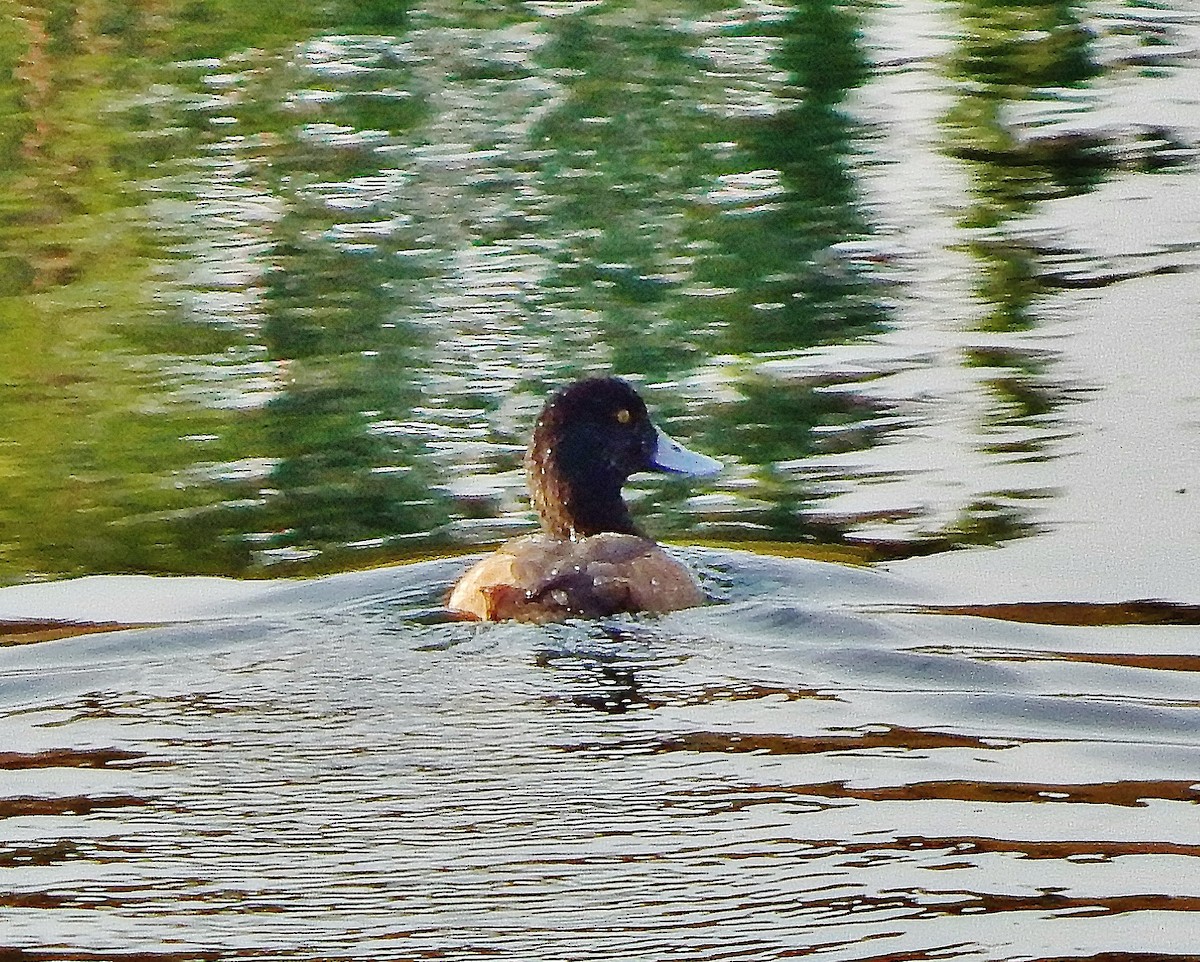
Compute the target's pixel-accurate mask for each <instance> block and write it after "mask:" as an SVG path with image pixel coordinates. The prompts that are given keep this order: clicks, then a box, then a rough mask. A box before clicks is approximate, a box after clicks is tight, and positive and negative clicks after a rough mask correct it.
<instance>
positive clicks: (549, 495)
mask: <svg viewBox="0 0 1200 962" xmlns="http://www.w3.org/2000/svg"><path fill="white" fill-rule="evenodd" d="M525 468H526V479H527V483H528V485H529V492H530V495H531V497H532V500H533V505H534V508H536V509H537V513H538V516H539V518H540V519H541V523H542V530H541V532H540V533H538V534H533V535H526V536H525V537H521V538H514V539H513V540H511V541H509V542H507V543H506V544H504V545H502V546H501V547H500V548H498V549H497V550H496V551H495V552H493V553H492V554H490V555H488V556H487V557H486V558H484V559H483V560H481V561H479V562H477V563H476V564H475V565H474V566H472V567H471V568H470V569H468V570H467V572H466V573H465V574H464V575H463V576H462V578H460V579H459V581H458V584H456V585H455V586H454V588H453V590H452V591H451V592H450V597H449V599H448V601H447V605H448V607H450V608H452V609H455V610H457V611H460V612H464V613H465V614H468V615H471V616H474V617H475V618H478V619H482V620H485V621H503V620H506V619H515V620H518V621H539V622H540V621H559V620H562V619H564V618H572V617H581V618H595V617H600V616H603V615H610V614H615V613H617V612H622V611H649V612H657V613H661V612H666V611H674V610H676V609H678V608H690V607H692V606H693V605H698V604H701V603H702V602H703V601H704V596H703V594H702V593H701V592H700V589H699V587H698V586H697V585H696V582H695V581H694V580H693V578H692V575H691V573H690V572H689V571H688V570H687V568H685V567H684V566H683V565H682V564H680V563H679V562H678V561H676V560H675V559H673V558H671V557H670V556H669V555H667V553H666V552H664V551H663V550H662V548H660V547H659V546H658V545H657V544H655V543H654V542H653V541H651V540H650V539H648V538H646V537H645V536H644V535H642V533H641V532H640V531H638V529H637V527H636V526H635V525H634V523H633V518H632V517H631V516H630V514H629V507H628V505H626V504H625V501H624V499H622V497H621V486H622V485H623V484H624V483H625V481H626V480H627V479H628V478H629V476H630V475H631V474H634V473H636V472H638V471H663V472H669V473H677V474H693V475H707V474H714V473H716V472H717V471H719V470H720V468H721V463H720V462H719V461H717V460H715V459H713V458H710V457H707V456H705V455H703V454H697V453H695V452H694V451H689V450H688V449H687V448H685V447H683V445H681V444H679V442H677V441H674V440H672V439H671V438H669V437H668V436H667V435H666V434H664V433H663V432H662V431H661V430H660V429H658V428H657V427H655V426H654V424H653V423H652V422H651V421H650V416H649V414H648V413H647V411H646V405H645V403H644V402H643V401H642V399H641V398H640V397H639V396H638V394H637V392H636V391H635V390H634V389H633V388H632V387H630V386H629V384H627V383H626V382H625V381H622V380H621V379H620V378H615V377H595V378H587V379H585V380H582V381H577V382H575V383H574V384H571V385H569V386H568V387H566V388H564V389H563V390H561V391H559V392H558V393H557V394H555V395H554V396H553V397H552V398H551V399H550V400H549V401H548V402H547V403H546V406H545V408H543V410H542V413H541V416H540V417H539V418H538V421H537V426H536V427H535V428H534V432H533V439H532V441H531V442H530V445H529V452H528V454H527V456H526V460H525Z"/></svg>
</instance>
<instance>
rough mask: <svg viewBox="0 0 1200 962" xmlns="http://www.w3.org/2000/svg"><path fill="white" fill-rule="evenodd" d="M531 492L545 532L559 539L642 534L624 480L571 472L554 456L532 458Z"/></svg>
mask: <svg viewBox="0 0 1200 962" xmlns="http://www.w3.org/2000/svg"><path fill="white" fill-rule="evenodd" d="M527 471H528V475H529V490H530V492H531V495H532V498H533V506H534V508H535V509H536V510H537V513H538V517H539V518H540V519H541V522H542V528H543V529H544V530H545V531H546V533H547V534H549V535H551V536H552V537H555V538H569V539H571V540H575V539H577V538H586V537H588V536H589V535H593V534H600V533H601V532H603V531H615V532H618V533H621V534H634V535H638V534H641V532H640V531H638V529H637V527H636V526H635V525H634V523H633V517H632V516H631V515H630V514H629V506H628V505H627V504H625V500H624V499H623V498H622V497H621V483H622V481H623V480H624V479H623V478H617V477H613V476H610V475H607V474H597V473H594V472H593V473H586V474H583V473H580V472H571V471H570V470H568V469H567V468H565V467H564V465H562V464H560V463H559V461H558V459H557V458H555V457H554V455H553V454H551V453H544V454H541V455H538V454H531V455H530V457H529V460H528V462H527Z"/></svg>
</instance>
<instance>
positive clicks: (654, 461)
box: [526, 377, 721, 539]
mask: <svg viewBox="0 0 1200 962" xmlns="http://www.w3.org/2000/svg"><path fill="white" fill-rule="evenodd" d="M720 469H721V462H719V461H717V460H715V459H713V458H710V457H707V456H705V455H703V454H697V453H696V452H694V451H689V450H688V449H687V448H685V447H684V446H683V445H681V444H680V443H679V442H678V441H675V440H673V439H671V438H670V437H668V436H667V435H666V434H665V433H663V431H662V430H660V429H659V428H657V427H655V425H654V423H653V422H652V421H651V420H650V415H649V414H648V413H647V411H646V405H645V403H644V402H643V401H642V399H641V398H640V397H639V396H638V394H637V392H636V391H635V390H634V389H633V388H632V387H630V386H629V384H627V383H626V382H625V381H622V380H621V379H620V378H615V377H605V378H587V379H585V380H582V381H576V382H575V383H574V384H571V385H569V386H568V387H566V388H564V389H563V390H561V391H559V392H558V393H557V394H555V395H554V396H553V397H552V398H551V399H550V400H549V401H548V402H547V403H546V406H545V408H543V410H542V413H541V416H540V417H539V418H538V422H537V426H536V427H535V428H534V432H533V440H532V442H531V443H530V446H529V454H528V457H527V459H526V470H527V472H528V480H529V492H530V495H531V497H532V499H533V505H534V507H535V508H536V509H537V513H538V516H539V517H540V518H541V521H542V527H543V528H544V529H545V530H546V532H547V533H548V534H550V535H552V536H554V537H558V538H571V539H575V538H581V537H587V536H588V535H593V534H599V533H600V532H602V531H616V532H621V533H624V534H638V533H639V532H638V530H637V528H636V527H635V526H634V523H633V519H632V517H630V514H629V507H628V506H627V505H626V504H625V501H624V499H623V498H622V497H621V487H622V485H624V484H625V481H626V480H627V479H628V478H629V476H630V475H632V474H636V473H637V472H639V471H662V472H667V473H672V474H693V475H708V474H715V473H716V472H717V471H719V470H720Z"/></svg>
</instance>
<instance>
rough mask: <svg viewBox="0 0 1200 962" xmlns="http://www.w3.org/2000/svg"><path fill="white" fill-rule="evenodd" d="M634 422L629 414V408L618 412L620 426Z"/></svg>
mask: <svg viewBox="0 0 1200 962" xmlns="http://www.w3.org/2000/svg"><path fill="white" fill-rule="evenodd" d="M632 420H633V415H632V414H630V413H629V408H621V410H619V411H618V412H617V423H618V424H628V423H629V422H630V421H632Z"/></svg>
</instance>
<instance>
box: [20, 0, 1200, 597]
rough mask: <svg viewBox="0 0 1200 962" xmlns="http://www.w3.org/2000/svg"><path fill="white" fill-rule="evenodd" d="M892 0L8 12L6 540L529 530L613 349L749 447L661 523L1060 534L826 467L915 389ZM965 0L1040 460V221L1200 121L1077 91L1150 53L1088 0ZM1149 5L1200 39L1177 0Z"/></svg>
mask: <svg viewBox="0 0 1200 962" xmlns="http://www.w3.org/2000/svg"><path fill="white" fill-rule="evenodd" d="M871 17H872V13H871V11H870V10H869V9H867V8H857V7H852V6H848V5H840V4H837V3H831V2H822V0H803V2H801V0H797V2H794V3H790V4H787V5H781V6H763V7H761V8H760V7H755V6H752V5H745V6H743V5H740V4H736V3H712V2H703V0H691V2H686V0H679V2H675V3H670V4H666V5H650V4H640V3H616V2H612V3H600V4H558V3H529V4H488V3H471V4H448V3H441V2H436V0H435V2H429V3H423V4H406V3H399V2H390V0H389V2H373V3H349V2H333V3H327V4H322V5H314V4H303V3H301V4H293V5H291V6H287V7H283V8H276V7H275V6H273V5H272V6H261V5H254V4H240V3H233V2H229V0H204V2H199V3H197V2H192V0H189V2H183V0H168V2H166V3H159V4H154V5H152V6H147V5H138V4H125V3H116V2H113V3H98V4H89V5H72V4H58V3H54V4H51V3H40V2H27V3H23V4H22V5H21V6H20V8H19V13H18V14H17V15H16V16H14V17H9V18H6V19H5V20H4V22H3V23H0V159H2V160H3V163H2V164H0V331H2V332H3V336H2V337H0V478H2V479H3V482H4V487H5V492H6V497H5V498H4V499H3V502H2V503H0V580H4V581H10V582H11V581H20V580H28V579H31V578H40V577H48V576H49V577H55V576H62V575H67V574H76V573H84V572H117V571H147V572H193V573H231V574H254V573H263V572H282V571H292V570H321V569H332V568H340V567H347V566H356V565H360V564H366V563H370V562H376V561H380V560H385V559H394V558H403V557H413V556H422V555H428V554H434V553H439V552H443V551H446V550H450V549H453V548H455V547H456V546H459V545H471V544H475V543H480V542H486V541H492V540H496V539H498V538H500V537H503V536H505V535H508V534H510V533H513V532H515V531H519V530H522V529H524V528H526V527H528V526H529V525H530V524H531V523H532V516H531V514H530V512H529V510H528V507H527V505H526V503H525V501H524V497H523V479H522V475H521V453H522V448H523V445H524V439H525V437H526V435H527V432H528V430H529V427H530V424H531V421H532V418H533V417H534V415H535V413H536V411H537V409H538V407H539V405H540V403H541V400H542V398H543V396H544V394H545V393H546V392H547V391H549V390H551V389H552V388H553V387H555V386H556V385H558V384H560V383H561V382H562V381H564V380H566V379H568V378H570V377H573V376H576V375H578V374H580V373H583V372H587V371H592V370H598V369H604V370H611V371H614V372H616V373H619V374H624V375H629V376H632V377H634V378H636V379H638V380H639V381H640V382H641V383H642V384H643V385H644V387H645V388H646V392H647V394H648V396H649V397H650V399H651V402H652V405H653V406H655V407H656V408H657V410H658V412H659V414H660V416H661V417H662V418H663V420H665V421H666V422H667V423H668V424H669V429H670V430H671V431H672V433H674V434H676V435H678V436H680V437H682V438H684V439H687V440H689V441H690V442H691V443H694V444H696V445H697V446H698V447H700V448H702V449H704V450H707V451H709V452H711V453H713V454H716V455H719V456H721V457H722V458H723V459H725V461H726V463H727V464H728V465H729V470H728V471H727V473H726V475H725V477H724V478H723V479H721V480H720V481H719V482H718V483H717V485H716V486H715V487H714V488H710V489H705V490H704V491H697V490H694V489H692V488H689V487H688V486H685V485H682V484H679V483H677V482H671V481H669V480H667V481H655V482H649V481H647V482H644V483H642V484H641V485H640V486H639V489H638V497H639V502H640V511H641V514H642V517H643V518H644V519H645V522H646V526H647V528H648V529H649V530H650V531H652V532H653V533H655V534H657V535H659V536H662V537H668V538H679V539H685V540H692V541H695V540H710V541H713V540H716V541H735V542H749V541H765V542H790V543H793V544H797V543H799V544H825V545H841V546H843V547H845V546H850V547H855V546H857V550H859V553H860V554H861V555H863V556H876V557H879V556H896V555H906V554H914V553H928V552H930V551H940V550H944V549H947V548H952V547H955V546H958V545H962V544H974V543H996V542H999V541H1004V540H1007V539H1011V538H1016V537H1022V536H1025V535H1029V534H1031V533H1035V532H1037V531H1038V530H1039V528H1038V525H1037V523H1036V521H1035V520H1034V519H1032V518H1031V517H1030V513H1029V510H1028V507H1029V504H1030V502H1031V501H1034V500H1036V499H1038V498H1041V497H1044V496H1046V494H1047V492H1046V491H1045V490H1044V489H1043V488H1042V487H1041V486H1040V485H1039V484H1034V483H1029V484H1028V485H1026V486H1025V487H1021V486H1013V485H1011V484H1007V485H1001V486H998V487H996V488H995V489H994V490H983V491H973V492H967V493H966V494H964V495H963V497H962V499H961V503H959V504H957V505H953V506H949V510H948V512H947V511H946V510H943V511H942V514H947V513H948V515H949V516H950V518H951V520H949V521H946V520H945V519H944V518H936V517H932V516H930V517H926V516H925V515H924V514H923V512H922V510H921V509H914V508H913V507H911V506H910V505H906V504H894V503H873V504H871V505H869V507H867V508H865V509H862V510H856V511H853V512H849V513H847V512H841V511H830V510H826V508H825V502H827V501H828V500H829V499H830V498H832V497H834V496H836V495H837V494H839V493H841V492H844V491H845V490H847V488H849V487H852V486H854V485H856V484H859V483H868V484H869V483H870V481H871V479H872V477H873V476H874V475H875V474H876V473H877V471H876V469H875V468H873V467H872V466H871V463H870V460H869V452H870V451H871V450H872V449H874V448H876V447H878V446H881V445H887V444H891V443H895V442H896V440H897V438H896V437H894V436H893V435H894V431H895V429H896V428H897V427H899V426H901V424H906V425H907V426H908V427H910V428H912V427H913V426H914V425H913V423H912V422H911V420H907V421H906V420H905V418H903V417H901V416H900V415H899V414H898V413H897V405H896V403H895V401H896V399H895V398H892V397H889V396H887V394H886V392H882V393H881V392H880V391H878V390H874V389H873V385H872V383H871V382H872V381H874V380H875V379H876V378H877V377H878V376H879V375H880V374H881V373H886V371H880V370H879V369H872V368H871V367H870V366H869V365H868V366H867V367H866V368H865V369H864V367H863V366H862V364H861V363H856V362H855V360H854V358H855V357H856V354H857V353H859V352H861V351H869V350H870V349H871V347H872V345H876V344H878V343H879V340H880V338H886V337H887V336H888V335H889V332H893V331H894V330H895V329H896V324H897V319H896V317H895V316H894V311H893V307H894V304H895V302H896V299H897V297H903V296H912V294H911V292H905V291H903V290H902V288H903V285H904V284H905V277H904V273H903V269H902V268H903V259H904V254H903V252H897V251H895V250H893V249H892V248H891V247H889V242H888V232H889V229H890V228H889V226H888V225H887V224H886V223H883V222H882V221H881V220H880V216H879V213H878V211H877V210H876V209H874V208H873V207H872V206H871V205H870V204H868V203H866V202H865V200H864V197H863V195H862V190H861V183H860V181H861V175H862V173H863V172H864V171H865V170H868V169H870V168H872V167H873V166H878V165H879V164H881V163H883V161H882V160H881V158H880V157H878V156H876V154H875V152H874V151H875V148H874V141H875V138H876V137H877V135H878V131H876V130H873V129H872V128H871V127H870V126H869V125H867V124H865V123H864V122H863V121H862V120H861V119H860V118H859V117H858V116H857V114H856V107H855V96H856V94H857V92H858V91H860V90H861V89H863V88H864V87H866V86H869V85H870V84H871V83H872V81H873V76H874V73H873V71H875V70H877V69H878V66H879V65H878V64H876V63H874V61H873V60H872V56H873V53H872V51H871V50H870V48H869V47H868V45H867V44H866V43H865V40H864V37H865V34H866V32H867V30H868V28H869V27H870V20H871ZM953 17H954V21H953V22H952V23H951V24H950V27H951V29H952V30H953V34H954V40H953V44H952V49H953V52H952V55H951V56H950V57H949V58H948V60H947V62H946V64H945V70H946V74H947V77H948V82H949V83H951V84H952V85H953V86H952V89H953V103H952V106H951V107H950V109H949V110H948V112H947V113H946V115H945V116H944V118H943V129H944V138H945V140H944V144H943V145H942V147H943V148H944V150H945V152H946V153H947V155H948V156H950V157H952V158H954V159H955V160H956V162H957V163H958V164H959V165H960V166H961V169H962V170H963V171H964V172H965V173H966V175H967V177H968V180H969V185H970V192H969V197H968V198H967V201H966V206H965V207H964V209H963V210H962V212H961V218H960V226H961V227H962V229H963V231H964V234H963V237H965V240H964V241H963V242H962V243H961V245H959V246H961V248H962V249H963V250H964V251H965V253H966V254H968V255H969V257H970V258H971V261H972V264H973V271H974V273H973V278H972V286H973V288H974V297H975V303H974V304H973V305H971V308H970V310H969V311H965V312H964V313H965V314H966V315H968V316H970V317H973V323H974V324H975V325H976V326H977V328H978V332H979V333H980V335H981V336H983V335H986V337H985V338H984V339H981V340H980V341H979V342H978V343H976V344H971V345H969V346H968V347H967V349H966V350H965V352H964V355H963V357H962V358H961V363H962V365H964V366H965V367H968V368H975V369H977V374H978V383H979V384H980V386H981V387H982V389H983V390H985V391H986V392H987V393H988V397H987V398H985V399H984V405H985V408H986V410H985V411H984V414H983V416H982V419H981V420H979V421H977V423H975V424H974V425H973V426H972V428H971V430H972V431H974V432H975V434H976V435H977V437H975V438H972V439H970V441H969V443H970V444H972V445H973V446H974V447H975V448H976V449H977V450H979V451H980V452H982V453H983V454H984V455H985V456H986V457H988V458H990V459H994V460H995V461H996V462H998V463H1014V462H1015V463H1020V462H1036V461H1040V460H1045V459H1049V458H1053V457H1055V456H1056V450H1057V445H1058V443H1059V441H1060V440H1061V438H1062V437H1063V435H1064V433H1065V432H1067V431H1068V428H1067V427H1066V426H1065V425H1064V417H1065V411H1066V410H1067V408H1068V407H1069V405H1070V404H1071V403H1072V402H1073V401H1074V400H1075V399H1076V398H1077V397H1079V396H1080V395H1081V392H1083V391H1084V389H1085V386H1083V385H1079V384H1072V383H1071V382H1070V380H1069V379H1068V378H1066V377H1065V376H1064V374H1063V371H1062V370H1061V369H1060V365H1059V364H1058V360H1057V356H1056V355H1055V353H1054V352H1053V351H1051V350H1047V349H1037V350H1034V349H1031V348H1030V347H1029V346H1028V344H1025V343H1021V342H1020V341H1019V339H1016V340H1013V341H1010V340H1008V339H1006V338H1007V335H1010V334H1020V333H1022V332H1029V331H1031V330H1035V329H1037V328H1038V326H1039V325H1040V324H1041V323H1042V320H1043V317H1044V315H1045V313H1046V311H1047V309H1048V308H1047V303H1048V302H1049V301H1050V300H1051V299H1052V298H1053V296H1054V294H1055V292H1056V291H1057V290H1059V289H1061V286H1062V284H1063V283H1065V281H1064V276H1065V275H1064V268H1063V263H1064V261H1068V262H1069V261H1071V260H1072V259H1075V260H1079V259H1081V255H1078V254H1077V253H1073V252H1070V251H1065V252H1064V251H1063V250H1062V249H1061V248H1053V247H1048V246H1047V244H1046V243H1045V241H1044V239H1039V238H1036V237H1031V236H1029V235H1028V233H1023V232H1022V229H1021V227H1020V220H1021V218H1022V217H1023V216H1024V215H1026V214H1028V213H1029V212H1030V211H1031V210H1033V209H1034V208H1036V207H1037V206H1038V205H1039V204H1042V203H1044V202H1046V201H1048V200H1053V199H1056V198H1061V197H1064V196H1068V195H1071V194H1073V193H1079V192H1084V191H1088V190H1091V189H1093V188H1094V187H1095V186H1096V185H1097V184H1098V183H1100V182H1102V181H1103V180H1104V178H1106V177H1108V176H1109V175H1110V174H1111V173H1112V172H1114V171H1116V170H1119V169H1129V168H1130V167H1131V166H1135V167H1138V168H1139V169H1156V168H1157V167H1159V166H1169V165H1171V164H1177V163H1179V162H1185V161H1186V160H1187V159H1188V157H1189V156H1190V155H1189V154H1188V153H1187V152H1186V151H1185V150H1183V149H1182V146H1181V144H1182V138H1181V137H1179V136H1175V135H1172V134H1170V133H1169V132H1167V131H1164V130H1162V129H1155V130H1154V131H1148V132H1146V134H1145V136H1142V137H1133V138H1131V137H1129V136H1125V135H1123V134H1120V133H1117V134H1113V135H1111V136H1102V135H1100V134H1097V133H1095V132H1091V131H1090V129H1089V128H1088V126H1087V125H1086V124H1085V125H1082V126H1081V127H1079V126H1078V125H1077V128H1078V129H1075V130H1070V129H1064V124H1063V123H1062V122H1061V120H1062V114H1063V112H1064V111H1065V112H1067V113H1069V114H1070V115H1071V116H1072V117H1075V118H1078V117H1079V116H1082V115H1083V114H1084V113H1086V111H1087V110H1088V109H1089V108H1088V103H1089V101H1088V97H1089V93H1088V91H1089V86H1090V85H1092V84H1094V83H1095V82H1096V81H1097V80H1098V79H1103V77H1104V76H1105V70H1106V61H1105V60H1104V59H1103V57H1101V56H1100V54H1099V53H1098V49H1099V47H1098V45H1099V44H1100V42H1101V41H1102V40H1105V39H1106V37H1105V36H1102V35H1098V33H1097V31H1096V30H1095V29H1094V28H1093V27H1092V26H1091V25H1089V24H1085V23H1084V22H1083V21H1082V20H1081V14H1080V11H1079V9H1078V8H1077V7H1076V6H1075V5H1072V4H1067V3H1059V2H1045V3H1035V4H997V3H992V2H963V3H959V4H957V5H955V7H954V10H953ZM1107 29H1108V31H1109V33H1110V34H1111V35H1112V36H1128V35H1130V34H1134V33H1138V31H1141V33H1140V34H1139V37H1140V38H1141V39H1139V41H1138V44H1137V49H1139V50H1146V49H1149V48H1150V47H1151V46H1155V45H1157V46H1158V47H1164V46H1166V44H1165V43H1164V39H1163V37H1162V36H1150V33H1151V31H1150V29H1149V27H1146V26H1145V25H1139V22H1138V21H1137V19H1136V17H1130V18H1128V19H1115V20H1114V21H1113V22H1112V23H1111V24H1110V25H1109V26H1108V28H1107ZM1160 29H1161V28H1160ZM251 38H252V39H251ZM1109 47H1111V44H1109V45H1108V46H1106V47H1104V48H1103V49H1105V50H1107V49H1108V48H1109ZM1170 56H1171V53H1170V50H1169V49H1167V50H1164V51H1163V52H1162V53H1160V54H1159V57H1160V60H1161V62H1162V63H1169V62H1170V59H1169V58H1170ZM1164 58H1165V59H1164ZM1125 66H1126V64H1124V63H1122V64H1118V65H1117V67H1109V68H1108V69H1118V68H1120V69H1124V67H1125ZM1039 111H1040V113H1039ZM1014 118H1016V119H1014ZM1133 141H1136V144H1135V143H1133ZM946 249H947V251H950V250H953V249H954V245H952V244H950V243H948V244H947V247H946ZM839 345H840V346H842V348H844V351H843V353H840V354H836V355H833V356H832V357H831V359H830V360H828V361H822V360H820V358H821V355H820V354H819V353H814V352H819V351H820V350H822V349H825V348H830V347H832V346H839ZM814 358H815V359H817V360H816V362H815V364H814ZM916 427H917V428H919V427H920V425H916ZM855 452H857V453H859V454H861V455H862V458H861V459H860V460H859V461H858V462H857V463H855V464H850V462H848V461H846V462H844V466H843V467H841V468H838V469H837V472H835V473H833V474H831V473H830V472H829V470H828V469H826V470H824V471H816V472H813V471H811V470H810V467H809V462H808V459H810V458H812V457H813V456H814V455H816V456H823V455H829V454H831V453H833V454H840V455H846V454H848V453H855ZM936 470H937V471H939V472H942V473H944V474H945V475H947V476H953V474H954V472H955V471H956V470H957V466H956V465H954V464H942V465H939V466H937V468H936ZM942 507H943V509H945V508H946V507H947V506H942ZM868 530H869V532H870V533H869V535H868V534H867V532H868Z"/></svg>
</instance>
